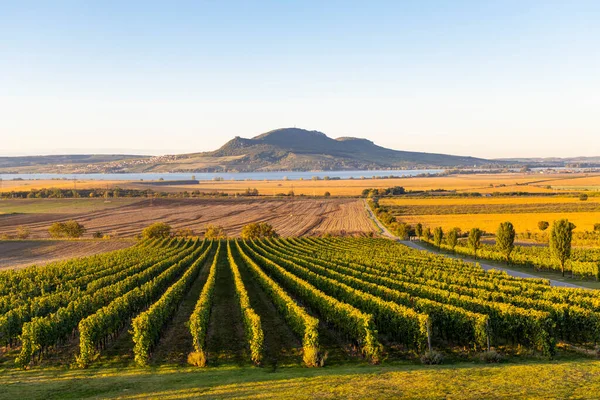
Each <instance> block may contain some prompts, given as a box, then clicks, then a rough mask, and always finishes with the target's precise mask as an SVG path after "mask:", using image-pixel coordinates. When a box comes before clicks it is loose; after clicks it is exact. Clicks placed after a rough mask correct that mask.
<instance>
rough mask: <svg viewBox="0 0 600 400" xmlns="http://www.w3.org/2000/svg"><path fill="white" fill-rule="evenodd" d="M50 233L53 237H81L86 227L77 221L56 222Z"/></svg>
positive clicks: (49, 230)
mask: <svg viewBox="0 0 600 400" xmlns="http://www.w3.org/2000/svg"><path fill="white" fill-rule="evenodd" d="M48 233H49V234H50V236H51V237H53V238H65V237H66V238H79V237H81V236H83V234H84V233H85V228H84V226H83V225H81V224H80V223H79V222H77V221H73V220H71V221H67V222H55V223H53V224H52V225H51V226H50V228H48Z"/></svg>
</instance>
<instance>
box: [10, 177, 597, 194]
mask: <svg viewBox="0 0 600 400" xmlns="http://www.w3.org/2000/svg"><path fill="white" fill-rule="evenodd" d="M331 176H335V173H332V175H331ZM567 176H568V177H569V178H576V179H567V178H566V177H567ZM547 185H552V186H554V185H560V186H561V187H562V186H565V189H568V187H567V186H569V185H572V186H574V187H575V186H576V187H579V186H588V185H600V176H595V177H589V176H586V175H583V174H569V175H566V174H553V175H543V174H522V173H504V174H494V175H491V174H473V175H450V176H444V177H430V178H427V177H419V178H399V179H372V178H366V179H353V180H348V179H346V180H319V181H313V180H303V181H300V180H290V181H283V180H281V181H220V182H219V181H201V182H200V183H199V184H198V185H181V186H158V185H156V186H151V185H140V184H139V182H137V181H132V182H127V181H99V180H97V181H94V180H88V179H81V180H78V181H77V182H76V186H77V188H80V189H89V188H106V187H108V188H113V187H116V186H119V187H121V188H135V189H153V190H156V191H168V192H176V191H181V190H188V191H193V190H200V191H203V192H215V191H217V192H225V193H236V192H238V193H239V192H243V191H244V190H246V188H248V187H252V188H257V189H258V191H259V192H260V194H261V195H267V196H272V195H276V194H279V193H285V194H287V193H288V192H289V191H290V190H293V191H294V193H295V194H297V195H300V194H304V195H307V196H322V195H323V194H324V193H325V192H326V191H328V192H330V194H331V195H332V196H358V195H360V194H361V192H362V191H363V189H365V188H378V189H383V188H388V187H392V186H403V187H405V188H406V189H407V190H432V189H445V190H457V191H459V192H480V193H492V192H515V191H521V192H531V193H538V192H539V193H561V192H563V191H561V190H558V189H548V188H546V186H547ZM74 186H75V185H74V182H73V181H71V180H31V181H26V180H25V181H12V180H9V181H7V180H4V181H2V185H1V188H0V191H4V192H7V191H12V190H15V191H22V190H31V189H42V188H62V189H69V188H73V187H74Z"/></svg>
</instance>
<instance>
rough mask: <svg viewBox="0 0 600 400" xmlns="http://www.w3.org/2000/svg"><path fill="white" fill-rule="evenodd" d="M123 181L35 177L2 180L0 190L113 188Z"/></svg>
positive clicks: (120, 184)
mask: <svg viewBox="0 0 600 400" xmlns="http://www.w3.org/2000/svg"><path fill="white" fill-rule="evenodd" d="M124 183H126V182H124V181H100V180H92V179H82V180H77V181H75V182H74V181H72V180H66V179H35V180H22V181H13V180H3V181H2V185H1V187H0V192H11V191H15V192H18V191H24V190H31V189H36V190H39V189H51V188H52V189H53V188H57V189H73V188H77V189H96V188H102V189H106V188H107V187H108V188H113V187H115V186H122V185H123V184H124Z"/></svg>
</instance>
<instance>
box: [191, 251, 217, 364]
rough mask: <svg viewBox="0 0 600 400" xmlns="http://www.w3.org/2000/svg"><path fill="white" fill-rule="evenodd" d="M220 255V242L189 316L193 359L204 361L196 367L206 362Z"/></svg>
mask: <svg viewBox="0 0 600 400" xmlns="http://www.w3.org/2000/svg"><path fill="white" fill-rule="evenodd" d="M220 254H221V242H219V245H218V247H217V252H216V254H215V258H214V260H213V263H212V265H211V266H210V271H209V273H208V278H207V279H206V283H205V284H204V287H203V288H202V292H201V293H200V298H199V299H198V302H197V303H196V307H194V311H193V312H192V315H191V316H190V333H191V335H192V343H193V345H194V351H195V352H196V353H198V354H197V356H196V357H195V358H197V359H200V360H204V362H203V363H199V364H198V366H205V365H206V360H207V359H208V357H207V356H206V335H207V333H208V322H209V320H210V310H211V308H212V303H213V293H214V291H215V282H216V280H217V267H218V265H219V256H220Z"/></svg>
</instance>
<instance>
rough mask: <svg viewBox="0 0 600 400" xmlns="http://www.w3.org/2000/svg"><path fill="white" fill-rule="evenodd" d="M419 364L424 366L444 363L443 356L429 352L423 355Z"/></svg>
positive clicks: (433, 351) (436, 352)
mask: <svg viewBox="0 0 600 400" xmlns="http://www.w3.org/2000/svg"><path fill="white" fill-rule="evenodd" d="M421 362H422V363H423V364H426V365H438V364H441V363H442V362H444V356H443V354H442V353H440V352H438V351H435V350H429V351H426V352H425V353H423V355H422V356H421Z"/></svg>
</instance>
